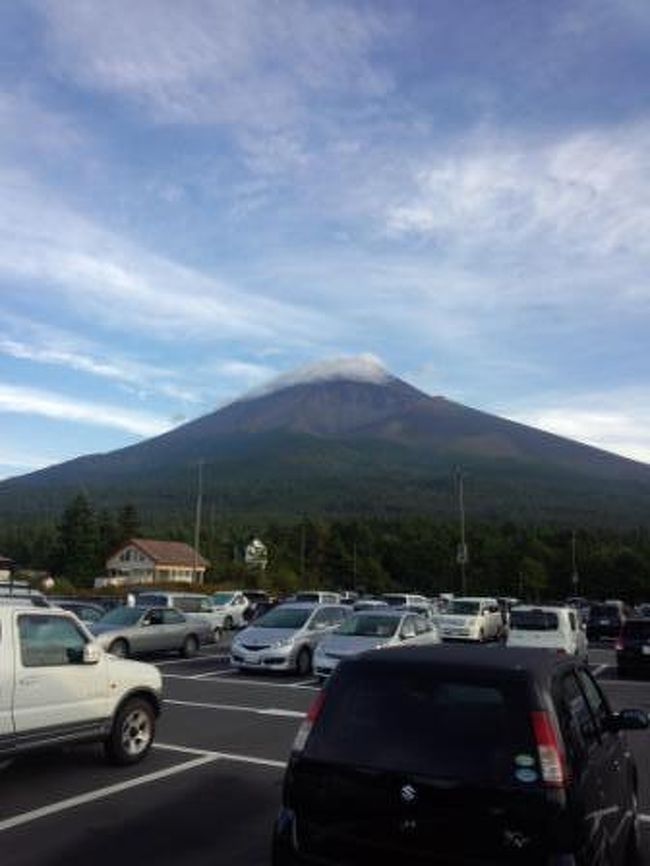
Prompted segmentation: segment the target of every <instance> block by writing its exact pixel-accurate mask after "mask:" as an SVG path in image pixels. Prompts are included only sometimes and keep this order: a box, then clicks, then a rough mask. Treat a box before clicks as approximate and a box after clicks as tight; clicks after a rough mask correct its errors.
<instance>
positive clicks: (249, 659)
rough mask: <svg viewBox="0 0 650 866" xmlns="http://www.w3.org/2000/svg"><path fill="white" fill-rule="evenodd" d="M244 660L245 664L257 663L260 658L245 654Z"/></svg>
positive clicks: (259, 661)
mask: <svg viewBox="0 0 650 866" xmlns="http://www.w3.org/2000/svg"><path fill="white" fill-rule="evenodd" d="M244 661H245V662H246V664H247V665H259V664H261V661H262V659H261V658H260V657H259V656H245V657H244Z"/></svg>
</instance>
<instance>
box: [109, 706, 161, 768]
mask: <svg viewBox="0 0 650 866" xmlns="http://www.w3.org/2000/svg"><path fill="white" fill-rule="evenodd" d="M155 733H156V714H155V712H154V710H153V707H152V706H151V704H150V703H149V701H147V700H145V699H144V698H131V699H130V700H127V701H126V702H125V703H124V704H122V706H121V707H120V708H119V709H118V711H117V714H116V715H115V719H114V721H113V726H112V728H111V733H110V735H109V737H108V739H107V740H106V741H105V743H104V751H105V753H106V757H107V758H108V760H109V761H110V762H111V763H112V764H120V765H122V766H124V765H127V764H137V763H138V761H141V760H142V759H143V758H144V756H145V755H146V754H147V752H148V751H149V749H150V748H151V744H152V743H153V740H154V736H155Z"/></svg>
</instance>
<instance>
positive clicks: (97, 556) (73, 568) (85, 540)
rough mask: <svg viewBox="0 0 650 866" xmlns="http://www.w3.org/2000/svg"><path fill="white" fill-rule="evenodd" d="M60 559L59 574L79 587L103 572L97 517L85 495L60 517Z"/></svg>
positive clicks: (76, 500) (78, 498) (75, 499)
mask: <svg viewBox="0 0 650 866" xmlns="http://www.w3.org/2000/svg"><path fill="white" fill-rule="evenodd" d="M57 559H58V562H57V566H58V568H57V571H59V573H60V574H62V575H63V576H64V577H67V578H68V579H69V580H71V581H72V582H73V583H75V584H76V585H83V584H88V583H89V582H90V580H91V579H92V578H93V577H94V576H95V575H96V574H98V572H99V571H100V570H101V569H102V566H103V563H102V557H101V550H100V544H99V532H98V529H97V517H96V515H95V511H94V509H93V507H92V505H91V503H90V502H89V500H88V499H87V497H86V496H85V495H84V494H83V493H80V494H79V495H78V496H76V497H75V498H74V499H73V500H72V502H71V503H70V504H69V505H68V507H67V508H66V509H65V511H64V512H63V515H62V516H61V521H60V523H59V525H58V557H57Z"/></svg>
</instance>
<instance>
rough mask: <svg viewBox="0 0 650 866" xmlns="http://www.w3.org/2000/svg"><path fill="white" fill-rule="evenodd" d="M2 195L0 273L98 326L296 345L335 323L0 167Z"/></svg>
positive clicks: (160, 334) (167, 337)
mask: <svg viewBox="0 0 650 866" xmlns="http://www.w3.org/2000/svg"><path fill="white" fill-rule="evenodd" d="M0 197H2V199H3V201H4V202H5V203H6V206H5V207H4V208H3V209H2V211H0V229H2V238H1V239H0V276H2V275H4V276H5V278H10V279H12V280H15V279H21V280H29V281H34V280H35V281H37V282H38V284H39V285H41V286H42V287H43V288H41V290H40V291H41V292H47V293H48V294H49V295H58V296H60V297H61V298H62V299H63V301H64V302H65V303H67V304H68V306H69V307H70V309H71V310H74V311H75V313H76V314H78V315H84V316H85V317H87V318H92V319H93V320H94V321H95V323H101V325H102V326H104V327H109V328H112V329H118V330H119V331H120V332H123V331H124V330H125V329H127V330H128V331H129V332H130V333H132V334H133V333H137V332H138V331H143V330H146V332H147V334H148V336H150V337H151V336H156V337H157V338H158V339H162V340H170V341H175V340H178V339H179V338H180V337H182V338H185V339H188V338H193V339H201V340H210V341H212V342H215V343H218V342H219V341H222V340H230V339H235V338H247V339H249V340H252V341H261V342H263V343H269V342H273V341H274V340H276V339H281V340H284V341H287V342H289V343H291V342H293V343H298V344H300V343H303V344H304V343H307V342H309V340H310V339H311V338H312V336H313V335H314V334H318V333H327V332H331V331H334V330H335V328H336V326H335V323H334V321H333V320H331V319H329V317H328V316H327V315H325V314H321V313H319V312H316V311H314V310H310V309H309V308H307V307H304V306H299V305H298V304H291V303H287V302H283V301H281V300H275V299H273V298H271V297H267V296H262V295H259V294H255V293H252V292H251V293H249V292H246V291H242V290H241V289H239V288H237V287H235V286H233V285H230V284H229V283H228V282H226V281H224V280H221V279H219V278H218V277H216V276H212V275H209V274H204V273H202V272H200V271H197V270H195V269H192V268H190V267H187V266H184V265H182V264H178V263H176V262H174V261H171V260H169V259H166V258H164V257H162V256H158V255H155V254H153V253H150V252H148V251H147V250H145V249H143V248H142V247H139V246H137V245H135V244H134V243H132V242H130V241H129V240H127V239H125V238H123V237H120V236H119V235H117V234H115V233H113V232H110V231H108V230H105V229H103V228H102V227H101V226H99V225H97V224H96V223H94V222H93V221H91V220H89V219H87V218H85V217H84V216H82V215H80V214H79V213H77V212H75V211H73V210H71V209H70V208H67V207H66V206H65V205H63V204H60V203H53V202H52V201H51V200H49V199H48V196H47V194H46V193H45V192H44V191H42V190H41V189H40V188H39V187H38V186H36V185H35V184H34V183H33V182H32V181H31V179H29V178H28V177H26V176H25V175H24V174H22V173H17V172H9V173H6V172H5V173H4V174H0Z"/></svg>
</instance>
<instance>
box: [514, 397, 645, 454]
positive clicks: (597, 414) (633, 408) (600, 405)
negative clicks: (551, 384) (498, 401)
mask: <svg viewBox="0 0 650 866" xmlns="http://www.w3.org/2000/svg"><path fill="white" fill-rule="evenodd" d="M649 407H650V391H648V389H647V388H645V387H644V388H627V389H619V390H617V391H612V392H599V393H587V394H574V395H572V394H565V395H557V396H556V397H555V399H553V398H547V399H546V403H545V405H544V402H543V401H540V405H539V406H537V407H535V408H529V409H524V410H522V411H519V412H515V413H509V414H508V417H510V418H511V419H512V420H513V421H520V422H521V423H523V424H530V425H531V426H533V427H539V428H540V429H542V430H548V431H549V432H551V433H557V434H558V435H559V436H566V437H568V438H569V439H575V440H577V441H579V442H585V443H586V444H588V445H593V446H594V447H596V448H603V449H605V450H606V451H613V452H614V453H616V454H622V455H624V456H625V457H630V458H632V459H633V460H640V461H642V462H644V463H650V408H649Z"/></svg>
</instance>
